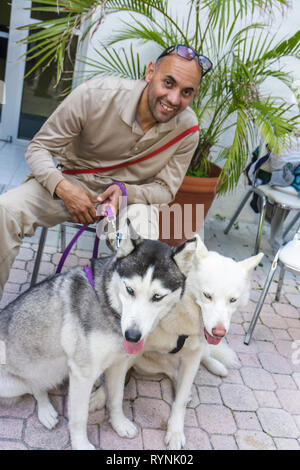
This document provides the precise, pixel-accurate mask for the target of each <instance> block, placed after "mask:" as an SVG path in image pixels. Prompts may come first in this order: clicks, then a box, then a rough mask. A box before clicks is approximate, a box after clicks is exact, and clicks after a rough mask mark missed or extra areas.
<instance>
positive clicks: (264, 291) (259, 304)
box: [244, 250, 280, 345]
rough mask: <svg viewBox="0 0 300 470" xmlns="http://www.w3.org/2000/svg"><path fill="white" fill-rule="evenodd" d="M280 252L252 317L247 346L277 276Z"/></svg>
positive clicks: (246, 339)
mask: <svg viewBox="0 0 300 470" xmlns="http://www.w3.org/2000/svg"><path fill="white" fill-rule="evenodd" d="M279 251H280V250H278V251H277V253H276V256H275V258H274V260H273V262H272V265H271V268H270V270H269V274H268V277H267V280H266V282H265V285H264V288H263V291H262V293H261V296H260V298H259V301H258V303H257V306H256V309H255V312H254V314H253V317H252V320H251V323H250V326H249V329H248V331H247V334H246V336H245V340H244V343H245V344H247V345H248V344H249V343H250V340H251V337H252V334H253V331H254V328H255V325H256V323H257V320H258V317H259V314H260V311H261V309H262V306H263V303H264V301H265V298H266V295H267V293H268V290H269V287H270V284H271V281H272V279H273V276H274V274H275V271H276V267H277V261H278V255H279Z"/></svg>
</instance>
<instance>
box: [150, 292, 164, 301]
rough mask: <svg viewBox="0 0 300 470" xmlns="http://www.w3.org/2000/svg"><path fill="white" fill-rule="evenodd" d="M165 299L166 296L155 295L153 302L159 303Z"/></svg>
mask: <svg viewBox="0 0 300 470" xmlns="http://www.w3.org/2000/svg"><path fill="white" fill-rule="evenodd" d="M163 298H164V295H158V294H154V296H153V297H152V300H153V302H159V301H160V300H161V299H163Z"/></svg>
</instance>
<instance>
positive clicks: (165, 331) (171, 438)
mask: <svg viewBox="0 0 300 470" xmlns="http://www.w3.org/2000/svg"><path fill="white" fill-rule="evenodd" d="M196 238H197V249H196V251H195V255H194V260H193V265H192V268H191V270H190V271H189V274H188V277H187V281H186V288H185V293H184V295H183V297H182V299H181V301H180V302H179V303H178V304H177V306H176V307H175V308H174V309H173V310H172V312H171V313H169V314H168V315H167V316H165V317H164V318H163V319H162V321H161V322H160V324H159V325H158V326H157V327H156V329H155V330H154V331H153V332H152V333H151V334H150V335H149V336H148V338H147V341H146V343H145V348H144V352H143V354H142V355H139V356H137V358H136V361H135V364H134V368H135V369H136V370H137V371H138V372H139V373H142V374H155V373H161V372H162V373H165V374H167V375H168V376H169V377H170V378H171V379H172V380H173V381H174V382H175V384H176V387H175V389H176V396H175V400H174V403H173V405H172V411H171V415H170V418H169V421H168V429H167V434H166V437H165V442H166V444H167V446H168V448H169V449H181V448H182V447H184V445H185V435H184V415H185V408H186V404H187V402H188V401H189V397H190V393H191V387H192V385H193V381H194V378H195V375H196V373H197V371H198V368H199V365H200V362H202V363H203V364H204V365H205V366H206V367H207V368H208V369H209V370H210V371H211V372H213V373H214V374H216V375H220V376H226V375H227V373H228V370H227V367H230V366H233V365H234V363H235V362H236V361H237V358H236V355H235V353H234V351H233V350H231V349H230V348H229V346H228V345H227V344H226V343H225V342H221V341H222V339H223V338H224V337H225V335H226V333H228V330H229V327H230V320H231V316H232V314H233V313H234V312H235V311H236V310H238V309H241V308H242V307H243V306H245V305H246V304H247V302H248V299H249V293H250V276H251V273H252V271H253V270H254V268H255V267H256V266H257V265H258V263H259V262H260V260H261V259H262V257H263V253H260V254H258V255H256V256H253V257H250V258H248V259H246V260H244V261H240V262H236V261H234V260H232V259H231V258H227V257H225V256H221V255H220V254H218V253H216V252H212V251H208V250H207V248H206V247H205V245H204V244H203V243H202V241H201V239H200V238H199V237H198V236H197V237H196ZM185 337H186V338H185ZM180 346H181V349H180ZM170 353H173V354H170ZM226 366H227V367H226ZM115 386H116V387H118V384H117V383H116V384H115ZM104 403H105V394H104V390H103V387H101V388H99V389H98V390H97V391H96V392H95V393H94V394H93V395H92V398H91V402H90V409H91V410H95V409H97V408H101V407H102V406H103V405H104Z"/></svg>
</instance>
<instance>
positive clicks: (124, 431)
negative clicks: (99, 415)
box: [111, 416, 138, 439]
mask: <svg viewBox="0 0 300 470" xmlns="http://www.w3.org/2000/svg"><path fill="white" fill-rule="evenodd" d="M111 425H112V427H113V429H114V430H115V431H116V433H117V434H119V436H120V437H127V438H129V439H132V438H133V437H135V436H137V434H138V429H137V427H136V426H135V425H134V424H133V423H132V422H131V421H130V420H129V419H127V418H126V417H125V416H124V417H122V418H118V419H114V420H111Z"/></svg>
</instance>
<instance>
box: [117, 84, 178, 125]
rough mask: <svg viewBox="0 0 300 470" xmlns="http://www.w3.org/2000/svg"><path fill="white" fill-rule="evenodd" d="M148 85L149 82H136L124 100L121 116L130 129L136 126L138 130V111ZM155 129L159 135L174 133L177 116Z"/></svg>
mask: <svg viewBox="0 0 300 470" xmlns="http://www.w3.org/2000/svg"><path fill="white" fill-rule="evenodd" d="M146 85H147V82H146V81H145V80H143V79H141V80H136V82H135V85H134V87H133V88H132V90H131V91H130V92H129V94H128V98H127V99H126V100H124V101H123V103H122V104H121V106H120V116H121V118H122V119H123V121H124V122H126V124H128V126H130V127H133V126H134V127H135V128H136V125H135V123H136V120H135V116H136V110H137V106H138V103H139V101H140V98H141V95H142V93H143V91H144V89H145V87H146ZM153 127H154V128H155V129H156V132H157V133H161V132H169V131H172V130H173V129H175V128H176V127H177V116H175V117H174V118H172V119H170V121H168V122H163V123H157V124H155V126H153ZM152 129H153V128H152Z"/></svg>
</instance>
